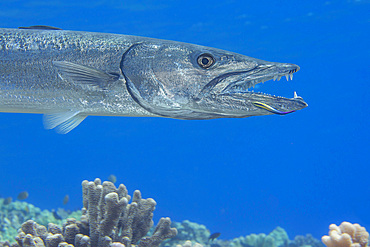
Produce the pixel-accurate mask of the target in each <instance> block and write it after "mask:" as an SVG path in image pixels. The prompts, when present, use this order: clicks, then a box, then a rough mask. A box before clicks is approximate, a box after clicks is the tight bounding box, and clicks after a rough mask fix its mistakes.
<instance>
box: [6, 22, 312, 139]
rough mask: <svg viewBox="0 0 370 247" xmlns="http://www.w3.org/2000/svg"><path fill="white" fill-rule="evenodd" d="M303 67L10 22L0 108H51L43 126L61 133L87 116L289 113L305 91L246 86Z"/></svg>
mask: <svg viewBox="0 0 370 247" xmlns="http://www.w3.org/2000/svg"><path fill="white" fill-rule="evenodd" d="M298 69H299V67H298V66H297V65H293V64H282V63H271V62H266V61H263V60H259V59H254V58H251V57H247V56H243V55H239V54H236V53H231V52H227V51H223V50H219V49H214V48H208V47H204V46H198V45H193V44H186V43H181V42H174V41H165V40H158V39H151V38H144V37H136V36H129V35H117V34H105V33H91V32H77V31H63V30H34V29H5V28H4V29H0V111H1V112H22V113H42V114H45V115H44V116H45V117H44V123H45V127H46V128H48V129H50V128H57V131H58V132H60V133H67V132H69V131H70V130H72V129H73V128H75V127H76V126H77V125H78V124H79V123H80V122H81V121H83V119H84V118H85V117H86V116H88V115H104V116H142V117H145V116H152V117H168V118H178V119H213V118H223V117H248V116H255V115H268V114H273V113H272V112H273V111H271V110H270V111H267V110H266V109H270V108H271V109H274V110H275V109H276V112H291V111H295V110H299V109H302V108H304V107H306V106H307V104H306V103H305V102H304V101H303V100H302V98H301V97H299V96H296V95H295V97H294V98H292V99H287V98H283V97H276V96H271V95H265V94H261V93H254V92H251V91H249V90H248V88H251V87H253V86H254V85H255V84H257V83H260V82H264V81H266V80H270V79H274V80H275V79H280V77H281V76H283V75H289V76H291V77H292V74H293V73H294V72H296V71H298ZM287 79H288V77H287ZM255 102H260V104H256V103H255ZM261 105H262V106H264V107H259V106H261ZM266 105H267V106H266ZM269 107H270V108H269Z"/></svg>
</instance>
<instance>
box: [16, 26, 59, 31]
mask: <svg viewBox="0 0 370 247" xmlns="http://www.w3.org/2000/svg"><path fill="white" fill-rule="evenodd" d="M18 28H19V29H39V30H62V29H61V28H59V27H52V26H44V25H36V26H29V27H18Z"/></svg>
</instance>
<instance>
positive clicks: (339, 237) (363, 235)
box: [321, 222, 369, 247]
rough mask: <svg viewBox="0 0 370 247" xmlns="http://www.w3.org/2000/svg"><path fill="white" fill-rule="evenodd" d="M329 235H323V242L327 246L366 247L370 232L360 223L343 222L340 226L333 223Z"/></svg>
mask: <svg viewBox="0 0 370 247" xmlns="http://www.w3.org/2000/svg"><path fill="white" fill-rule="evenodd" d="M329 229H330V231H329V236H323V237H322V238H321V240H322V242H323V243H324V244H325V245H326V246H327V247H366V246H368V242H369V233H368V232H367V231H366V229H365V227H362V226H360V225H359V224H351V223H349V222H343V223H342V224H340V226H337V225H335V224H331V225H330V226H329Z"/></svg>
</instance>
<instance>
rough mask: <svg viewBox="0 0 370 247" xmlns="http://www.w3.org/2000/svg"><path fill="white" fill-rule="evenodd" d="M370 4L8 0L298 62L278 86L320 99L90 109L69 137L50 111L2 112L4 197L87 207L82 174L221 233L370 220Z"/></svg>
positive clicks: (33, 10) (4, 10) (3, 20)
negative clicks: (113, 112) (210, 108)
mask: <svg viewBox="0 0 370 247" xmlns="http://www.w3.org/2000/svg"><path fill="white" fill-rule="evenodd" d="M369 13H370V1H369V0H363V1H361V0H358V1H350V0H345V1H344V0H342V1H341V0H339V1H299V2H297V1H290V0H287V1H273V0H262V1H236V0H235V1H234V0H221V1H209V0H205V1H197V0H188V1H170V0H162V1H159V0H157V1H154V0H153V1H150V0H146V1H138V0H131V1H126V0H120V1H118V0H105V1H103V0H102V1H99V0H95V1H94V0H93V1H90V0H89V1H88V0H80V1H76V0H73V1H72V0H63V1H61V0H49V1H46V0H45V1H43V0H29V1H26V0H2V1H1V3H0V26H1V27H11V28H16V27H19V26H29V25H51V26H57V27H60V28H63V29H67V30H83V31H97V32H113V33H122V34H132V35H139V36H148V37H155V38H161V39H169V40H177V41H183V42H189V43H196V44H201V45H206V46H211V47H216V48H221V49H225V50H231V51H234V52H238V53H241V54H244V55H248V56H251V57H256V58H259V59H264V60H268V61H275V62H289V63H295V64H298V65H299V66H300V67H301V70H300V71H299V72H298V73H296V74H295V75H294V79H293V81H292V82H290V81H289V82H286V81H285V79H284V78H283V79H284V80H281V81H280V82H275V83H274V82H267V83H265V85H267V84H270V86H269V89H268V90H271V91H272V92H273V93H275V94H278V95H282V96H286V97H293V92H294V91H295V90H296V91H297V92H298V94H299V95H300V96H302V97H303V98H304V99H305V101H306V102H307V103H308V104H309V107H307V108H305V109H303V110H301V111H298V112H296V113H293V114H289V115H286V116H265V117H252V118H247V119H218V120H209V121H183V120H173V119H161V118H124V117H121V118H119V117H88V118H87V119H86V120H85V121H84V122H83V123H82V124H81V125H80V126H79V127H77V129H75V130H73V131H72V132H71V133H69V134H67V135H59V134H56V133H55V132H54V131H47V130H44V129H43V127H42V117H41V115H32V114H9V113H1V114H0V140H1V141H0V166H1V170H0V181H1V184H0V194H1V196H3V197H8V196H12V197H16V196H17V194H18V193H19V192H20V191H23V190H27V191H28V192H29V194H30V196H29V198H28V199H27V201H28V202H30V203H33V204H35V205H36V206H39V207H41V208H43V209H52V208H57V207H63V204H62V202H63V197H64V196H65V194H69V195H70V202H69V203H68V204H67V205H66V206H65V207H66V208H68V209H71V210H74V209H79V208H81V206H82V200H81V186H80V183H81V181H82V180H83V179H89V180H92V179H94V178H95V177H100V178H102V179H107V178H108V176H109V175H110V174H115V175H116V176H117V177H118V182H120V183H124V184H125V185H126V186H127V187H128V189H129V192H130V194H132V193H133V191H134V190H135V189H140V190H141V192H142V194H143V197H145V198H148V197H152V198H154V199H155V200H156V201H157V203H158V205H157V209H156V211H155V221H156V222H157V221H158V219H159V218H160V217H162V216H169V217H171V219H172V220H175V221H182V220H185V219H188V220H191V221H195V222H198V223H202V224H205V225H206V226H207V227H208V228H209V229H210V230H211V231H212V232H216V231H219V232H221V233H222V235H221V238H233V237H238V236H241V235H247V234H250V233H260V232H265V233H268V232H270V231H271V230H273V228H275V227H276V226H281V227H283V228H285V229H286V230H287V231H288V234H289V236H290V237H291V238H293V237H294V236H295V235H297V234H306V233H312V234H313V235H314V236H315V237H317V238H319V237H321V236H322V235H323V234H326V233H327V231H328V230H327V229H328V226H329V224H331V223H336V224H339V223H341V222H342V221H351V222H353V223H355V222H357V223H360V224H361V225H363V226H365V227H368V228H370V185H369V174H370V161H369V158H370V157H369V153H370V148H369V147H370V138H369V137H370V135H369V124H370V121H369V120H370V117H369V116H370V114H369V113H370V111H369V104H370V102H369V94H370V90H369V89H370V86H369V83H370V80H369V78H370V73H369V71H370V67H369V59H370V49H369V44H370V17H369Z"/></svg>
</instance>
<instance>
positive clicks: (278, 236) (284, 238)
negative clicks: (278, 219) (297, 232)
mask: <svg viewBox="0 0 370 247" xmlns="http://www.w3.org/2000/svg"><path fill="white" fill-rule="evenodd" d="M288 242H289V237H288V234H287V233H286V232H285V230H284V229H283V228H281V227H277V228H275V229H274V230H273V231H272V232H271V233H270V234H269V235H266V234H264V233H260V234H258V235H257V234H251V235H248V236H246V237H239V238H235V239H233V241H232V245H230V246H235V247H239V246H251V247H279V246H286V245H287V244H288Z"/></svg>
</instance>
